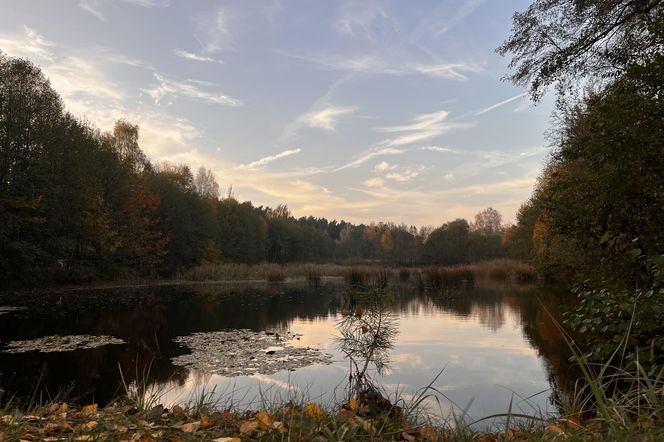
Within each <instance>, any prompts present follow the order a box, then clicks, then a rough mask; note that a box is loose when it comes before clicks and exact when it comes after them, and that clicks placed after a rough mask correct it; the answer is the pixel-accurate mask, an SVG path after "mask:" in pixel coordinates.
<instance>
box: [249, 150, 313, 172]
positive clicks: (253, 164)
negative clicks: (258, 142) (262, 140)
mask: <svg viewBox="0 0 664 442" xmlns="http://www.w3.org/2000/svg"><path fill="white" fill-rule="evenodd" d="M301 151H302V149H289V150H284V151H283V152H279V153H278V154H276V155H270V156H267V157H263V158H261V159H260V160H256V161H253V162H251V163H249V164H244V165H241V166H240V167H241V168H244V169H258V168H260V167H263V166H266V165H268V164H270V163H272V162H273V161H276V160H278V159H280V158H286V157H289V156H291V155H295V154H296V153H300V152H301Z"/></svg>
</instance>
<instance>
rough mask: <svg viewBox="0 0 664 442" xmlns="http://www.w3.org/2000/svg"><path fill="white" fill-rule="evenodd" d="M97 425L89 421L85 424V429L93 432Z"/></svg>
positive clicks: (95, 422)
mask: <svg viewBox="0 0 664 442" xmlns="http://www.w3.org/2000/svg"><path fill="white" fill-rule="evenodd" d="M98 425H99V423H98V422H97V421H90V422H88V423H87V424H85V428H86V429H87V430H94V429H95V428H97V426H98Z"/></svg>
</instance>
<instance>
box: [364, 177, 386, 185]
mask: <svg viewBox="0 0 664 442" xmlns="http://www.w3.org/2000/svg"><path fill="white" fill-rule="evenodd" d="M364 184H365V185H366V186H367V187H380V186H382V185H383V184H385V180H384V179H382V178H379V177H374V178H369V179H368V180H366V181H364Z"/></svg>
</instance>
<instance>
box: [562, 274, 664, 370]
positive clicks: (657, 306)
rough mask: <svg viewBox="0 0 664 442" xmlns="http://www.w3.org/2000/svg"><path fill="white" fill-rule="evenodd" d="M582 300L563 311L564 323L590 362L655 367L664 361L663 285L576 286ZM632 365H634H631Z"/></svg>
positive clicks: (626, 366)
mask: <svg viewBox="0 0 664 442" xmlns="http://www.w3.org/2000/svg"><path fill="white" fill-rule="evenodd" d="M573 291H574V292H575V293H576V295H577V296H578V298H579V304H578V305H577V306H576V307H575V308H574V309H572V310H570V311H568V312H566V313H564V314H563V315H564V323H565V325H567V326H568V327H569V328H570V329H571V330H572V334H573V336H574V337H575V341H576V342H577V343H578V344H579V345H580V346H581V347H582V350H583V351H584V352H586V354H585V355H584V356H585V357H586V358H587V360H588V361H590V362H601V363H603V362H606V361H607V360H609V358H610V357H611V355H613V354H614V352H616V349H618V351H617V352H616V356H615V357H614V359H613V361H612V364H613V365H616V366H621V367H622V368H629V367H630V366H632V365H633V364H634V363H635V362H636V361H637V358H638V361H639V363H640V364H641V365H642V366H644V367H648V368H649V369H654V368H655V367H657V366H662V364H663V363H664V287H662V288H650V289H636V290H621V291H610V290H608V289H600V290H587V289H585V288H583V287H577V288H576V289H574V290H573ZM632 368H633V367H632Z"/></svg>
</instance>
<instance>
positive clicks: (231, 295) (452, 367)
mask: <svg viewBox="0 0 664 442" xmlns="http://www.w3.org/2000/svg"><path fill="white" fill-rule="evenodd" d="M392 290H393V293H392V296H391V302H390V303H389V305H388V307H387V308H388V309H389V310H390V311H391V312H392V313H393V315H394V316H395V317H396V318H397V329H398V335H397V336H396V338H395V339H394V343H393V344H394V346H393V348H392V349H391V350H390V352H389V355H388V360H389V363H388V367H387V369H386V370H384V371H383V373H382V374H378V373H376V372H375V371H374V372H371V374H372V376H373V377H374V379H375V381H377V383H379V384H380V385H381V386H382V387H383V388H384V390H385V391H386V392H387V393H388V394H389V395H391V397H394V396H393V395H394V394H396V392H398V393H399V395H400V397H402V398H404V399H406V400H408V399H409V398H411V397H413V395H415V394H416V393H417V391H418V389H420V388H422V387H424V386H426V385H428V384H429V383H431V382H432V381H433V387H435V389H436V390H438V392H439V393H437V394H436V396H437V400H434V399H433V398H432V399H431V400H430V401H429V405H430V406H431V407H432V412H434V413H436V414H442V415H447V414H449V412H450V411H452V410H453V411H454V412H455V413H456V414H457V415H459V414H461V413H463V411H462V410H465V412H466V413H467V415H468V416H469V418H470V419H472V418H477V417H482V416H487V415H491V414H494V413H502V412H506V411H507V409H508V407H509V404H510V401H512V402H513V405H512V407H513V411H517V410H521V411H523V412H526V413H529V414H532V413H534V412H536V411H538V412H543V413H548V412H551V413H553V412H555V405H553V400H552V399H553V398H554V397H555V395H556V394H564V392H562V391H561V390H564V388H562V387H561V386H563V385H565V384H566V383H567V382H566V379H567V378H568V377H569V374H568V373H567V372H568V366H567V358H568V356H569V355H568V354H567V353H566V352H565V345H564V341H563V340H562V339H561V337H560V335H559V333H558V331H557V329H556V327H555V323H554V320H553V319H552V317H555V316H556V311H557V306H558V305H559V302H560V300H559V299H558V298H557V297H556V296H555V295H553V294H550V293H546V292H543V291H538V290H536V289H533V288H524V287H518V286H486V287H482V286H481V285H479V286H475V287H467V286H460V287H456V288H450V289H446V290H442V291H438V292H435V293H432V292H425V293H420V292H419V291H416V290H414V289H413V288H412V287H411V286H410V285H408V284H407V283H406V284H402V285H399V286H397V287H395V288H393V289H392ZM347 291H348V288H347V287H346V286H345V285H344V283H343V281H335V280H325V281H324V282H323V283H322V284H321V285H320V286H318V287H310V286H308V285H307V284H306V283H288V284H276V285H275V284H272V285H267V284H265V285H256V284H244V285H243V284H223V285H221V284H219V285H194V286H161V287H144V288H122V289H108V290H88V291H72V292H60V293H49V294H21V295H8V294H5V295H0V305H3V306H13V307H24V308H25V309H24V310H10V309H8V310H9V311H6V312H5V313H4V314H2V315H0V389H1V390H0V394H1V395H2V396H0V402H5V401H7V400H8V399H9V398H10V397H14V399H15V400H18V401H22V402H23V404H27V403H28V402H29V401H31V400H34V398H39V397H42V398H45V397H49V396H50V397H54V396H56V395H57V394H59V393H66V394H67V395H68V397H70V398H75V399H78V400H80V401H83V402H92V401H94V402H97V403H100V404H104V403H106V402H108V401H110V400H112V399H113V398H115V397H117V396H118V395H120V394H122V393H123V392H124V388H125V387H124V386H123V379H124V385H131V384H135V383H136V382H137V381H139V382H140V383H147V384H148V385H150V386H151V389H152V390H153V391H158V392H159V394H160V395H161V402H164V403H175V402H183V401H187V400H191V399H192V398H193V397H195V396H197V395H200V394H201V392H202V391H206V392H212V391H213V392H214V394H215V395H216V396H217V398H218V399H219V400H221V403H222V404H228V403H231V401H232V403H233V405H236V406H239V407H245V408H246V407H254V408H257V407H259V406H260V404H261V401H262V400H265V399H267V400H275V398H281V399H284V398H285V399H288V398H289V397H293V396H295V397H297V398H301V397H307V398H309V400H313V401H317V402H320V403H324V404H325V403H330V402H332V401H334V400H338V399H339V398H341V397H343V394H344V392H345V391H346V390H345V389H346V386H347V382H348V374H349V371H348V370H349V362H348V360H347V359H346V358H345V357H344V355H343V353H342V352H340V350H339V348H338V340H337V338H338V336H339V330H338V323H339V320H340V319H341V318H342V309H343V302H344V296H345V294H346V293H347ZM240 328H246V329H252V330H256V331H260V330H266V329H281V330H290V331H291V332H294V333H298V334H301V337H300V340H299V341H296V342H295V345H298V346H310V347H315V348H319V349H321V351H323V352H326V353H330V354H331V355H332V356H333V358H332V361H333V362H332V363H331V364H329V365H323V364H314V365H310V366H308V367H304V368H299V369H297V370H295V371H282V372H278V373H275V374H272V375H255V376H238V377H232V378H226V377H223V376H218V375H214V374H209V373H205V372H200V371H198V370H193V369H187V368H183V367H179V366H175V365H173V364H172V362H171V358H172V357H174V356H178V355H181V354H185V353H187V352H188V349H187V348H185V347H182V346H181V345H179V344H176V343H175V342H174V339H175V338H177V337H178V336H185V335H189V334H191V333H195V332H211V331H217V330H227V329H240ZM80 334H92V335H108V336H113V337H116V338H120V339H123V340H124V341H125V342H126V344H122V345H108V346H103V347H99V348H95V349H89V350H75V351H69V352H57V353H41V352H37V351H31V352H27V353H19V354H9V353H4V352H2V349H3V348H4V347H5V346H6V345H7V343H8V342H10V341H14V340H27V339H36V338H40V337H43V336H50V335H60V336H66V335H80ZM441 371H442V373H441ZM121 373H122V375H121ZM439 373H440V375H439V376H438V377H437V378H436V376H437V375H438V374H439ZM434 379H435V381H434Z"/></svg>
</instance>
